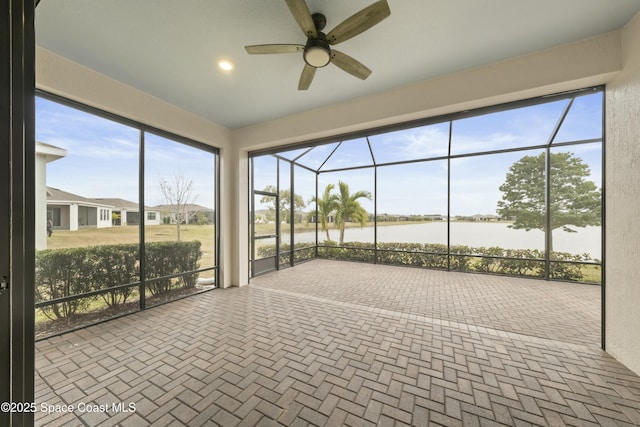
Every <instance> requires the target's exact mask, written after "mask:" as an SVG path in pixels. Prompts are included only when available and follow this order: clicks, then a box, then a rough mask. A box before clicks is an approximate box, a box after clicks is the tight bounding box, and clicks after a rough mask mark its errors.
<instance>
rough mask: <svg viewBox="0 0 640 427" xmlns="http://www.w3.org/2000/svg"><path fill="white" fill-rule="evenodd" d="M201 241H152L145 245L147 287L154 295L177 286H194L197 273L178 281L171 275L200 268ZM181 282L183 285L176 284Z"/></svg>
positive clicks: (182, 277)
mask: <svg viewBox="0 0 640 427" xmlns="http://www.w3.org/2000/svg"><path fill="white" fill-rule="evenodd" d="M200 246H201V243H200V242H199V241H197V240H195V241H192V242H182V241H170V242H151V243H147V244H146V245H145V269H146V273H147V274H146V277H147V280H148V283H147V289H149V291H150V292H151V294H152V295H159V294H162V293H164V292H167V291H169V290H171V289H175V288H180V287H183V288H192V287H193V286H195V284H196V280H197V275H195V274H187V275H184V276H181V277H180V278H179V279H178V280H177V281H174V280H173V279H172V278H170V277H165V276H171V275H173V274H179V273H182V272H185V271H193V270H197V269H198V266H199V264H198V260H199V259H200V256H201V255H202V251H201V250H200ZM179 284H181V285H182V286H176V285H179Z"/></svg>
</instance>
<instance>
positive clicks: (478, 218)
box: [472, 214, 500, 221]
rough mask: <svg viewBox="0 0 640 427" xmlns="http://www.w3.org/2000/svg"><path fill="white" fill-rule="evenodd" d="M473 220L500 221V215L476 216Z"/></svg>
mask: <svg viewBox="0 0 640 427" xmlns="http://www.w3.org/2000/svg"><path fill="white" fill-rule="evenodd" d="M472 218H473V220H474V221H498V220H499V219H500V217H499V216H498V215H492V214H488V215H481V214H475V215H474V216H473V217H472Z"/></svg>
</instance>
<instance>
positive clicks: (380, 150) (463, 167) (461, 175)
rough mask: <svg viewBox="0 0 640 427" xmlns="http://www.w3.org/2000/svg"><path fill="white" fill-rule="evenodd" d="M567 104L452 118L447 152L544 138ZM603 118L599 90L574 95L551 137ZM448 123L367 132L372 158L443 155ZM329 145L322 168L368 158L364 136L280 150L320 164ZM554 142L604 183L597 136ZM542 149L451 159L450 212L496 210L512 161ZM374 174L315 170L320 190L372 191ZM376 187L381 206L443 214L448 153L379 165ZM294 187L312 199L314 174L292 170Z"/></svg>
mask: <svg viewBox="0 0 640 427" xmlns="http://www.w3.org/2000/svg"><path fill="white" fill-rule="evenodd" d="M568 104H569V100H560V101H555V102H550V103H545V104H540V105H533V106H528V107H524V108H518V109H513V110H507V111H501V112H496V113H492V114H486V115H482V116H475V117H470V118H466V119H460V120H456V121H454V122H453V124H452V127H453V129H452V148H451V149H452V154H453V155H456V154H468V153H477V152H483V151H491V150H503V149H510V148H524V147H528V146H534V145H544V144H546V143H547V142H548V141H549V138H550V137H551V135H552V131H553V129H554V128H555V126H556V125H557V123H558V121H559V119H560V117H561V114H562V113H563V111H564V110H565V108H566V106H567V105H568ZM601 125H602V94H601V93H596V94H592V95H587V96H581V97H577V98H576V99H575V101H574V103H573V105H572V107H571V109H570V111H569V114H568V115H567V117H566V119H565V120H564V122H563V125H562V126H561V128H560V130H559V132H558V134H557V135H556V138H555V139H554V143H556V142H558V143H561V142H569V141H576V140H584V139H591V138H599V137H601V135H602V126H601ZM449 131H450V129H449V122H445V123H437V124H433V125H429V126H423V127H418V128H413V129H408V130H401V131H395V132H389V133H386V134H379V135H374V136H371V137H369V141H370V143H371V149H372V152H373V156H374V157H375V160H376V162H377V163H387V162H397V161H405V160H416V159H421V158H434V157H441V156H446V155H447V152H448V140H449ZM336 147H337V149H336ZM334 150H335V153H334V154H333V155H332V156H331V158H329V160H328V161H326V163H324V165H323V166H322V168H321V171H323V170H331V169H338V168H345V167H352V166H364V165H371V164H373V160H372V156H371V152H370V151H369V148H368V146H367V144H366V140H365V139H364V138H360V139H354V140H349V141H344V142H343V143H342V144H340V146H339V147H338V143H332V144H328V145H324V146H319V147H316V148H314V149H312V150H311V151H309V152H307V153H306V154H304V155H302V154H303V153H304V152H305V149H298V150H295V151H291V152H286V153H282V154H281V155H282V156H283V157H286V158H289V159H293V158H295V157H297V156H300V155H302V156H301V157H299V159H298V161H299V162H300V163H302V164H305V165H307V166H309V167H311V168H313V169H317V168H319V167H320V165H322V164H323V161H324V160H326V158H327V156H328V155H329V154H331V153H332V152H333V151H334ZM552 150H553V152H560V151H562V152H571V153H573V154H574V155H576V156H578V157H580V158H581V159H582V160H583V161H584V162H585V163H586V164H587V165H588V166H589V168H590V171H591V177H590V179H591V180H592V181H594V182H595V183H596V185H597V186H598V187H601V185H602V165H601V144H600V143H590V144H584V145H573V146H567V147H558V148H553V149H552ZM540 153H542V150H526V151H519V152H513V153H505V154H497V155H496V154H492V155H481V156H470V157H461V158H455V159H452V161H451V186H452V198H451V213H452V215H454V216H455V215H474V214H496V208H497V202H498V201H499V200H500V199H501V192H500V190H499V187H500V185H501V184H502V183H503V182H504V180H505V176H506V174H507V171H508V170H509V167H510V166H511V165H512V164H513V163H514V162H516V161H518V160H519V159H521V158H522V157H523V156H526V155H529V156H537V155H539V154H540ZM275 163H276V162H275V160H274V159H273V158H271V159H267V158H264V159H257V160H256V164H257V165H258V171H257V174H258V175H257V176H258V178H257V180H256V181H257V182H256V188H264V185H266V183H267V182H273V183H274V185H275ZM281 164H284V163H281ZM282 167H283V166H281V170H282ZM281 173H282V172H281ZM373 177H374V172H373V169H372V168H369V169H368V168H365V169H356V170H350V171H341V172H327V173H320V175H319V181H318V182H319V184H318V186H319V192H320V193H322V191H323V190H324V188H325V186H326V185H327V184H334V185H337V183H338V181H340V180H342V181H345V182H347V183H348V184H349V186H350V190H351V191H352V192H354V191H358V190H365V191H370V192H371V193H373V192H374V183H373V182H374V180H373ZM283 183H284V184H281V188H288V184H287V183H288V177H286V179H283ZM261 185H263V187H261ZM283 185H284V187H283ZM377 191H378V200H377V207H378V213H390V214H407V215H408V214H446V212H447V161H446V160H435V161H428V162H420V163H412V164H405V165H401V166H384V167H379V168H378V189H377ZM295 192H296V193H298V194H301V195H303V197H304V199H305V201H309V200H310V198H311V197H312V196H313V194H314V192H315V181H314V174H313V173H311V172H306V173H304V172H302V171H301V172H300V173H298V174H296V189H295ZM360 202H361V204H362V205H363V207H364V208H365V209H367V211H369V212H373V209H374V203H373V201H366V200H361V201H360Z"/></svg>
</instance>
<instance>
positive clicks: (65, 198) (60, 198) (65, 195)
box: [47, 187, 113, 208]
mask: <svg viewBox="0 0 640 427" xmlns="http://www.w3.org/2000/svg"><path fill="white" fill-rule="evenodd" d="M47 202H48V203H62V204H66V203H78V204H82V205H87V206H102V207H108V208H113V206H112V205H111V204H109V203H105V202H101V201H99V200H96V199H89V198H87V197H83V196H79V195H77V194H73V193H69V192H67V191H63V190H60V189H59V188H53V187H47Z"/></svg>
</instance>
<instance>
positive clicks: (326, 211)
mask: <svg viewBox="0 0 640 427" xmlns="http://www.w3.org/2000/svg"><path fill="white" fill-rule="evenodd" d="M334 188H335V185H333V184H329V185H327V187H326V188H325V189H324V193H322V198H321V199H318V198H317V197H314V198H312V199H311V201H312V202H315V203H316V206H317V209H316V211H317V217H318V221H320V225H321V226H322V230H324V232H325V233H327V240H331V237H329V217H330V216H331V213H332V212H333V211H335V210H336V208H337V207H338V196H337V195H336V194H331V191H332V190H333V189H334ZM314 214H316V212H311V213H310V214H309V217H312V216H313V215H314Z"/></svg>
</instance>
